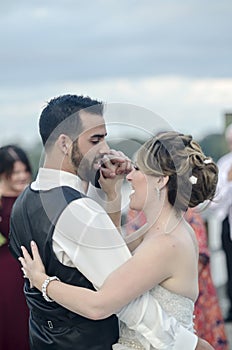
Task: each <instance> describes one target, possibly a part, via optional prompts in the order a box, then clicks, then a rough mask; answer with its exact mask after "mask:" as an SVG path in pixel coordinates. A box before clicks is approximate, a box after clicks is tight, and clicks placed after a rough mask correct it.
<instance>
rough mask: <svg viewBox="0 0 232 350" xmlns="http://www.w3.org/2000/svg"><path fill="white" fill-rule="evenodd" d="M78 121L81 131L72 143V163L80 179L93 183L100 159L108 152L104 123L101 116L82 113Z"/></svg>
mask: <svg viewBox="0 0 232 350" xmlns="http://www.w3.org/2000/svg"><path fill="white" fill-rule="evenodd" d="M80 119H81V122H82V130H83V131H82V133H81V134H80V136H79V137H78V139H77V140H76V141H74V142H73V147H72V163H73V165H74V167H75V168H76V170H77V174H78V175H79V176H80V178H81V179H83V180H85V181H91V182H94V179H95V175H96V172H97V170H98V169H99V168H100V165H101V163H102V157H103V156H104V155H105V154H107V153H108V152H109V146H108V144H107V143H106V140H105V137H106V135H107V133H106V126H105V121H104V118H103V117H102V116H101V115H98V114H91V113H88V112H84V111H81V112H80Z"/></svg>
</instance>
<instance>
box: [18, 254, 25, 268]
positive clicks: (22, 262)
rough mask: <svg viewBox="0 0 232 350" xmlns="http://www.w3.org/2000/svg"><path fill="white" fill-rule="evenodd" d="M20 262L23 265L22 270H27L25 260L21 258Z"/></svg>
mask: <svg viewBox="0 0 232 350" xmlns="http://www.w3.org/2000/svg"><path fill="white" fill-rule="evenodd" d="M18 260H19V261H20V263H21V265H22V268H21V269H23V268H25V267H26V263H25V260H24V258H22V257H21V256H20V258H18Z"/></svg>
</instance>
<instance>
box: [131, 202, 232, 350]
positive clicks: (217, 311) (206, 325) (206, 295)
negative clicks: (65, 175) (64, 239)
mask: <svg viewBox="0 0 232 350" xmlns="http://www.w3.org/2000/svg"><path fill="white" fill-rule="evenodd" d="M185 219H186V220H187V222H188V223H189V224H190V225H191V227H192V228H193V230H194V232H195V235H196V238H197V241H198V246H199V261H198V282H199V296H198V298H197V300H196V302H195V307H194V315H195V318H194V329H195V331H196V333H197V335H198V336H199V337H201V338H203V339H205V340H207V341H208V342H209V343H210V344H211V345H212V346H213V347H214V348H215V350H228V349H229V345H228V341H227V336H226V331H225V326H224V321H223V317H222V312H221V308H220V304H219V300H218V296H217V291H216V289H215V286H214V284H213V280H212V277H211V271H210V252H209V249H208V246H207V234H206V227H205V224H204V221H203V219H202V217H201V215H200V213H199V212H197V210H196V209H194V208H191V209H188V210H187V212H186V214H185ZM145 225H146V217H145V215H144V213H143V212H142V211H141V212H137V211H135V210H131V209H129V210H128V213H127V217H126V225H125V234H126V236H127V237H129V236H130V234H132V233H134V232H136V231H138V230H141V229H142V228H143V227H145Z"/></svg>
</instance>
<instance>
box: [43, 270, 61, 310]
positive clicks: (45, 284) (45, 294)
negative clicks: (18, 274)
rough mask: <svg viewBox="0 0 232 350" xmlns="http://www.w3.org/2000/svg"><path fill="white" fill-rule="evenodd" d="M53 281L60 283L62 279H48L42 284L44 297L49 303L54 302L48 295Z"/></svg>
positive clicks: (54, 277) (53, 277)
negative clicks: (49, 286)
mask: <svg viewBox="0 0 232 350" xmlns="http://www.w3.org/2000/svg"><path fill="white" fill-rule="evenodd" d="M51 281H60V279H59V278H58V277H56V276H52V277H47V278H46V280H45V281H44V283H43V284H42V296H43V298H44V299H45V300H46V301H47V302H49V303H51V302H53V301H54V300H52V299H51V298H49V296H48V295H47V287H48V285H49V283H50V282H51Z"/></svg>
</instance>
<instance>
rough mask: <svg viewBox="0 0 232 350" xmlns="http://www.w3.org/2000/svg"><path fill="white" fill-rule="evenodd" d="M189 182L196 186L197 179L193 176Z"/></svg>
mask: <svg viewBox="0 0 232 350" xmlns="http://www.w3.org/2000/svg"><path fill="white" fill-rule="evenodd" d="M189 181H190V182H191V184H193V185H196V183H197V177H196V176H194V175H192V176H190V178H189Z"/></svg>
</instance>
